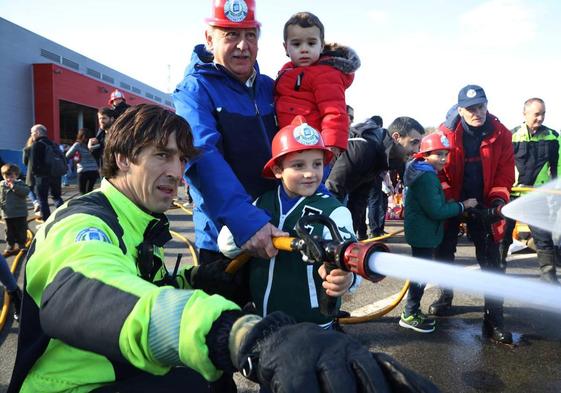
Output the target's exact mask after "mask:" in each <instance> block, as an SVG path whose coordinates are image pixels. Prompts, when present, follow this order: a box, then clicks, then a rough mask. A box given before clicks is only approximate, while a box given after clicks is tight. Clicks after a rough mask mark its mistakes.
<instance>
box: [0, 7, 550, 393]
mask: <svg viewBox="0 0 561 393" xmlns="http://www.w3.org/2000/svg"><path fill="white" fill-rule="evenodd" d="M206 23H207V28H206V30H205V32H204V37H205V43H204V44H201V45H198V46H196V47H195V48H194V51H193V55H192V57H191V59H192V60H191V63H190V64H189V66H188V67H187V70H186V72H185V75H184V78H183V80H182V81H181V82H180V83H179V84H178V86H177V88H176V90H175V92H174V93H173V98H174V104H175V108H176V113H172V112H170V111H168V110H166V109H164V108H161V107H159V106H156V105H146V104H143V105H137V106H134V107H128V105H127V104H126V101H125V97H124V95H123V94H122V93H121V92H120V91H118V90H116V91H114V92H113V93H112V94H111V97H110V104H111V105H112V107H111V108H109V107H104V108H100V109H99V111H98V122H99V129H98V130H97V132H96V134H95V136H94V135H89V131H88V130H86V129H80V130H79V131H78V132H77V136H76V142H75V143H74V144H73V145H72V146H70V147H69V148H68V150H66V153H65V155H64V156H63V159H64V160H66V159H72V160H76V162H77V171H78V183H79V189H80V193H81V194H82V196H81V197H78V198H76V199H74V200H72V201H71V202H69V203H66V204H64V205H63V206H62V207H61V205H62V204H63V201H62V199H61V191H60V189H61V187H60V184H61V178H60V175H56V174H55V173H54V172H53V171H54V169H53V168H54V167H55V164H54V162H55V161H56V160H57V159H58V157H57V155H56V151H57V150H59V149H58V147H57V146H56V145H55V144H54V143H53V142H52V141H50V140H49V138H48V137H47V129H46V128H45V127H44V126H43V125H40V124H36V125H34V126H33V127H32V128H31V140H30V143H29V145H28V146H27V147H26V148H25V149H24V157H26V158H25V159H24V162H25V164H26V165H27V168H28V171H27V177H26V181H21V180H18V175H19V171H20V170H19V168H18V167H17V166H14V165H11V164H6V165H3V166H2V176H3V178H4V181H2V183H1V184H0V187H1V190H2V193H1V194H0V195H1V197H2V200H1V202H2V214H3V218H4V219H5V221H6V223H7V225H6V227H7V232H9V233H7V243H8V248H9V250H11V252H13V251H14V250H16V249H21V248H22V243H23V244H25V238H23V237H22V236H23V235H22V234H23V233H25V232H26V230H27V221H26V217H27V198H28V196H29V195H32V194H33V195H35V196H36V198H37V206H38V210H39V211H40V213H41V216H42V219H43V220H44V222H45V223H44V225H42V226H41V227H40V229H39V230H38V232H37V234H36V236H35V239H34V240H33V243H32V245H31V247H30V249H29V250H28V251H27V261H26V266H25V287H24V288H23V291H20V290H19V288H18V287H17V285H15V286H14V283H15V280H14V279H13V276H12V275H11V273H10V272H9V271H8V272H7V273H6V272H4V270H5V269H4V265H5V261H0V265H2V266H0V273H1V276H0V277H1V278H2V282H3V283H4V284H5V285H6V287H7V288H8V290H9V291H10V295H11V296H12V300H13V301H14V303H15V304H14V305H15V306H16V307H15V309H14V310H15V316H17V318H18V319H20V321H21V322H20V333H19V342H18V353H17V357H16V363H15V368H14V372H13V376H12V381H11V384H10V387H9V389H8V391H9V392H18V391H22V392H27V391H29V392H32V391H50V392H62V391H67V390H73V391H84V392H85V391H95V392H117V391H135V392H136V391H153V390H154V389H155V388H156V387H157V388H158V391H174V390H175V389H176V388H177V386H189V389H190V391H197V392H198V391H201V392H203V391H218V392H235V391H236V385H235V383H234V380H233V377H232V375H233V373H234V372H236V371H240V372H242V374H243V375H244V376H245V377H247V378H249V379H251V380H253V381H256V382H258V383H260V384H261V391H262V392H269V391H279V390H280V391H303V390H314V391H328V392H340V391H355V390H357V391H362V390H364V391H393V390H394V389H397V388H398V387H399V389H400V390H399V391H409V392H433V391H438V389H437V388H436V387H435V386H434V385H433V384H432V383H431V382H429V381H428V380H427V379H426V378H424V377H422V376H420V375H418V374H416V373H414V372H412V371H410V370H408V369H406V368H404V367H402V366H401V365H400V364H399V363H398V362H396V361H395V360H394V359H392V358H390V357H389V356H387V355H384V354H381V353H370V352H369V351H368V350H367V349H366V348H365V347H363V346H362V345H361V344H360V343H358V342H357V341H356V340H355V339H353V338H352V337H350V336H349V335H346V334H344V333H341V332H339V331H337V330H338V328H337V324H335V323H334V321H335V319H336V317H337V316H338V315H340V314H339V313H340V310H339V308H340V306H341V297H342V296H343V295H344V294H345V293H347V292H352V291H354V290H355V289H356V288H357V287H358V286H359V285H360V282H361V278H360V277H358V276H357V275H355V274H353V273H350V272H346V271H344V270H342V269H333V270H332V269H330V268H327V267H326V265H325V264H323V263H321V262H315V263H305V262H304V261H303V257H302V255H300V254H298V253H289V252H286V251H279V250H277V248H276V247H275V246H274V244H273V238H275V237H281V236H295V235H296V232H295V227H296V225H297V222H298V220H299V219H300V218H301V217H304V216H308V215H318V214H320V215H323V216H327V217H329V218H331V219H332V220H333V222H335V224H336V227H337V229H338V232H339V233H338V235H339V236H341V237H342V238H343V239H344V240H351V241H357V240H362V239H364V238H366V237H368V236H370V237H375V236H379V235H381V234H383V233H384V232H383V217H384V216H385V210H387V194H386V191H387V190H384V188H383V185H384V180H385V179H387V178H388V171H397V172H399V173H400V178H402V179H403V183H404V185H405V187H406V191H405V219H404V227H405V239H406V241H407V243H408V244H409V245H410V246H411V252H412V254H413V256H416V257H421V258H425V259H436V260H439V261H445V262H449V263H452V262H453V261H454V255H455V252H456V244H457V241H458V237H457V234H458V226H459V225H460V223H461V222H465V223H466V224H467V228H468V231H469V234H470V236H469V238H470V239H471V240H472V241H473V243H474V245H475V249H476V259H477V261H478V263H479V264H480V266H481V268H482V269H485V270H490V271H495V272H498V273H502V274H504V273H505V267H506V264H505V261H506V253H505V252H504V249H505V247H508V242H509V236H508V235H507V236H506V238H504V233H505V227H508V225H507V222H506V221H505V219H504V218H503V217H502V215H501V208H502V207H503V206H504V205H505V204H506V203H508V202H509V200H510V198H511V188H512V186H513V185H514V184H524V185H526V186H533V185H539V184H543V183H544V182H546V181H547V180H549V179H551V178H553V177H556V176H557V168H558V166H559V135H558V134H557V133H556V132H555V131H553V130H551V129H549V128H547V127H545V126H543V124H542V123H543V119H544V116H545V104H544V102H543V100H540V99H538V98H532V99H529V100H528V101H527V102H526V103H525V105H524V116H525V121H524V123H523V124H522V126H520V127H517V128H516V129H515V130H513V132H511V131H509V130H508V129H507V128H506V127H505V126H504V125H503V124H502V123H500V121H499V120H498V118H497V117H495V116H493V115H492V114H490V113H489V111H488V109H487V103H488V100H487V95H486V93H485V91H484V89H483V88H481V87H480V86H477V85H466V86H465V87H463V88H462V89H461V90H460V91H459V93H458V100H457V102H456V103H454V105H453V106H452V108H451V109H450V110H449V111H448V115H447V117H446V119H445V121H444V122H443V123H442V125H441V126H440V127H439V129H438V130H437V131H436V132H434V133H431V134H428V135H424V134H425V128H424V127H423V126H422V125H421V124H420V123H419V122H418V121H416V120H415V119H413V118H411V117H407V116H402V117H398V118H396V119H395V120H394V121H392V122H391V123H390V124H389V126H388V128H387V129H386V128H383V121H382V118H381V117H380V116H372V117H371V118H369V119H367V120H365V121H364V122H361V123H357V124H354V125H353V124H352V122H353V117H354V113H353V111H352V108H351V107H350V106H349V105H347V103H346V100H345V89H346V88H348V87H349V86H350V84H351V83H352V81H353V78H354V72H355V71H356V70H357V69H358V68H359V66H360V60H359V57H358V56H357V54H356V53H355V52H354V51H353V50H352V49H351V48H349V47H346V46H342V45H332V44H329V43H326V42H325V40H324V35H325V32H324V26H323V24H322V22H321V21H320V19H319V18H318V17H317V16H316V15H313V14H311V13H309V12H299V13H296V14H294V15H293V16H292V17H291V18H290V19H289V20H288V21H287V22H286V23H285V26H284V30H283V32H284V37H283V39H284V50H285V51H286V54H287V55H288V56H289V58H290V61H289V62H288V63H287V64H285V65H284V66H283V67H282V68H281V70H280V71H279V73H278V75H277V79H276V83H275V81H274V80H273V79H272V78H270V77H268V76H266V75H264V74H262V73H260V71H259V67H258V65H257V52H258V41H259V34H260V29H261V26H260V23H259V22H258V21H257V20H256V19H255V2H254V1H252V0H246V1H239V2H231V1H223V0H219V1H214V2H213V8H212V15H211V17H210V18H208V19H207V20H206ZM108 133H111V138H108V137H107V136H108ZM515 167H516V169H517V174H518V178H517V179H515ZM100 172H101V177H102V181H101V185H100V187H99V188H98V189H96V190H94V184H96V182H97V181H98V180H99V177H100ZM183 181H185V183H186V184H187V185H188V186H189V194H190V196H191V197H192V199H193V223H194V228H195V245H196V247H197V251H198V256H199V265H198V266H195V267H192V266H189V267H186V268H184V269H183V270H181V271H180V272H174V273H173V274H170V273H169V272H168V271H167V269H166V267H165V264H164V263H163V259H164V254H163V247H164V245H165V243H166V242H167V241H169V240H170V239H171V235H170V232H169V222H168V220H167V218H166V216H165V214H164V213H165V211H166V210H167V209H168V208H169V207H170V205H171V203H172V201H173V199H174V197H175V196H176V194H177V189H178V187H179V186H180V185H181V184H182V182H183ZM386 183H391V181H388V180H386ZM49 192H50V193H51V196H52V197H53V199H54V201H55V207H58V209H57V210H56V212H55V213H54V214H52V215H51V212H50V209H49V204H48V196H49ZM367 207H368V211H369V212H370V213H369V220H368V221H369V225H370V228H368V232H367V227H366V222H365V215H366V210H367ZM23 217H25V218H24V219H22V218H23ZM24 221H25V224H24ZM8 224H9V225H8ZM24 228H25V231H24V230H23V229H24ZM306 229H308V230H309V232H310V234H311V235H316V236H317V237H320V238H324V239H329V238H330V236H332V235H333V234H332V233H330V232H329V230H328V229H327V228H326V227H324V226H323V225H322V224H319V223H318V224H314V225H310V226H309V227H307V228H306ZM507 229H508V228H507ZM507 232H508V231H507ZM532 234H533V235H534V236H535V237H536V245H537V247H538V260H539V262H540V269H541V272H542V277H543V278H544V279H545V280H547V281H548V282H556V281H557V279H556V276H555V274H556V273H555V258H556V256H557V251H556V248H555V245H554V244H553V242H552V240H551V234H549V236H548V234H547V233H543V231H540V230H539V229H537V228H532ZM503 238H504V239H503ZM9 250H7V251H9ZM242 252H244V253H248V254H250V255H251V259H250V260H249V262H248V263H247V264H246V265H245V266H244V267H243V268H241V269H240V270H238V271H237V272H235V273H226V271H225V268H226V266H227V265H228V264H229V263H230V261H231V259H232V258H234V257H235V256H237V255H239V254H240V253H242ZM8 273H9V274H8ZM424 287H425V283H411V286H410V289H409V292H408V295H407V300H406V304H405V307H404V309H403V312H402V314H401V317H400V321H399V325H400V326H402V327H404V328H407V329H413V330H415V331H418V332H422V333H430V332H433V331H434V330H435V329H436V321H435V319H434V318H432V317H430V316H428V315H426V314H425V313H423V312H422V311H421V309H420V301H421V297H422V296H423V292H424ZM452 299H453V293H452V291H451V290H450V289H448V288H443V289H441V290H439V296H438V298H437V300H436V301H435V302H434V303H433V304H431V305H430V307H429V309H428V314H431V315H435V316H440V315H445V314H446V313H448V312H449V311H450V309H451V307H452ZM322 302H332V304H334V305H335V306H334V308H333V309H332V310H331V312H329V313H325V312H324V309H323V308H322ZM61 320H64V323H60V321H61ZM483 333H484V334H485V335H486V336H487V337H489V338H490V339H491V340H493V341H495V342H498V343H501V344H511V343H512V335H511V333H510V332H509V331H508V330H507V329H506V328H505V326H504V321H503V302H502V301H501V300H500V299H491V298H487V297H486V298H485V304H484V317H483ZM342 353H344V354H345V355H344V356H341V354H342ZM78 364H79V365H80V367H71V366H69V365H78ZM60 365H67V366H65V367H61V366H60ZM180 366H181V367H180ZM318 369H319V370H322V372H321V373H319V374H316V372H315V370H318ZM295 375H297V376H298V378H295V377H294V376H295ZM318 375H319V376H318ZM361 389H362V390H361Z"/></svg>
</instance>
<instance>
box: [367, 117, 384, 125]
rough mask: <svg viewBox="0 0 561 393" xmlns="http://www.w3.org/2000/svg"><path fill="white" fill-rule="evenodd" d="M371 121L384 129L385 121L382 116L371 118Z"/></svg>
mask: <svg viewBox="0 0 561 393" xmlns="http://www.w3.org/2000/svg"><path fill="white" fill-rule="evenodd" d="M370 120H372V121H373V122H374V123H376V124H377V125H378V127H383V126H384V119H382V116H378V115H374V116H372V117H371V118H370Z"/></svg>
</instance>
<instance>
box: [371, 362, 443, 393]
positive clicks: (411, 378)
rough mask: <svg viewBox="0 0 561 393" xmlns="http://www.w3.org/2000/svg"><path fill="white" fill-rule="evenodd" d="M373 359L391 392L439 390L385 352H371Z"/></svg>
mask: <svg viewBox="0 0 561 393" xmlns="http://www.w3.org/2000/svg"><path fill="white" fill-rule="evenodd" d="M372 356H374V359H376V361H377V362H378V366H380V368H381V369H382V372H383V373H384V376H385V377H386V381H387V382H388V385H390V391H392V392H412V393H421V392H423V393H424V392H439V389H438V388H437V387H436V386H435V385H434V384H433V383H432V382H430V381H429V380H428V379H426V378H424V377H422V376H420V375H419V374H417V373H415V372H413V371H411V370H409V369H407V368H405V367H403V366H402V365H401V364H399V363H398V362H397V361H396V360H395V359H394V358H392V357H391V356H388V355H386V354H385V353H373V354H372Z"/></svg>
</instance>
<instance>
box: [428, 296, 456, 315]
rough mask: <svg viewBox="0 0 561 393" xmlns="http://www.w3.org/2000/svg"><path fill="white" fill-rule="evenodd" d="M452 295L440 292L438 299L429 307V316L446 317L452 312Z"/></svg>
mask: <svg viewBox="0 0 561 393" xmlns="http://www.w3.org/2000/svg"><path fill="white" fill-rule="evenodd" d="M452 298H453V295H452V294H450V293H448V292H441V293H440V296H439V297H438V299H436V300H435V301H434V302H433V303H432V304H431V305H430V306H429V310H428V313H429V315H440V316H442V315H447V314H450V311H451V310H452Z"/></svg>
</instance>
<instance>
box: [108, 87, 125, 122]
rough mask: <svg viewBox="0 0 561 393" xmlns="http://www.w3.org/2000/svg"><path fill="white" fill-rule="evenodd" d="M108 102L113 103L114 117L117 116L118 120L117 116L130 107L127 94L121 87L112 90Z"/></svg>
mask: <svg viewBox="0 0 561 393" xmlns="http://www.w3.org/2000/svg"><path fill="white" fill-rule="evenodd" d="M108 104H109V105H111V109H113V117H114V118H115V120H117V118H118V117H119V116H121V115H122V114H123V112H124V111H126V110H127V109H128V108H130V105H129V104H127V99H126V98H125V95H124V94H123V92H122V91H120V90H119V89H115V90H113V91H112V92H111V96H110V97H109V101H108Z"/></svg>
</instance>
